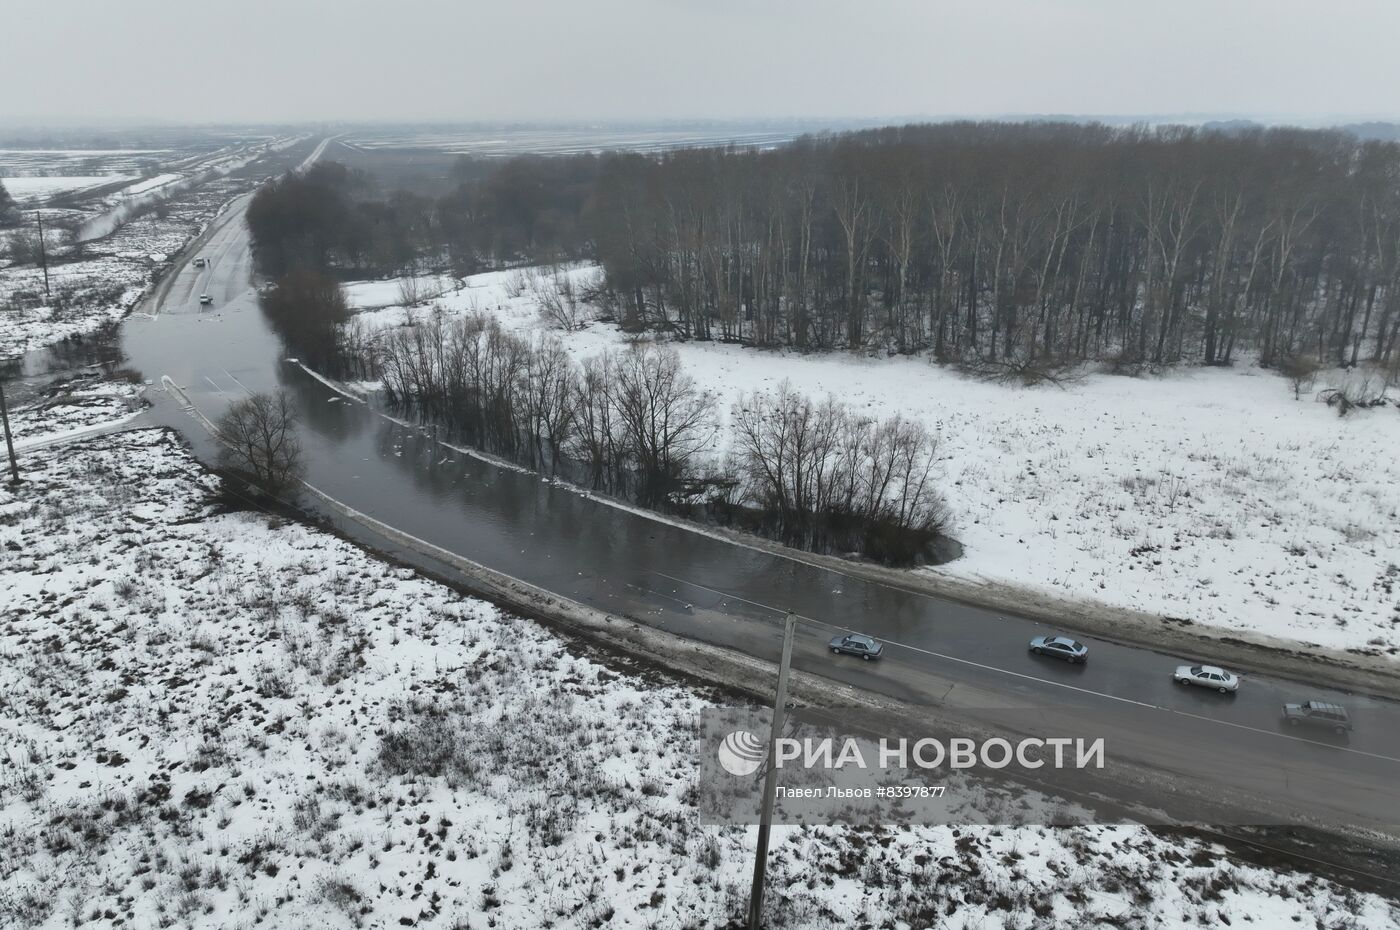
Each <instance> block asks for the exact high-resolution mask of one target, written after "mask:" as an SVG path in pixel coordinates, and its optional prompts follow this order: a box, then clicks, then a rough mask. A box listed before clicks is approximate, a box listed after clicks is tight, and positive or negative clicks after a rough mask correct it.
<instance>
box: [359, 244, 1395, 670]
mask: <svg viewBox="0 0 1400 930" xmlns="http://www.w3.org/2000/svg"><path fill="white" fill-rule="evenodd" d="M563 273H565V274H568V275H570V276H572V277H574V278H575V279H576V280H578V281H582V280H584V279H586V278H587V277H588V276H590V275H592V274H594V272H593V271H591V270H589V269H587V268H578V267H574V268H570V269H566V270H565V271H564V272H563ZM550 281H551V278H550V276H549V275H548V273H541V272H532V271H525V272H520V271H511V272H492V273H490V274H484V275H477V276H475V277H473V278H470V279H468V280H467V281H466V282H465V286H464V287H462V288H460V289H458V290H456V291H454V292H451V293H449V294H446V295H444V296H443V297H442V298H440V299H438V300H437V301H435V302H434V303H435V304H436V305H438V306H441V307H443V308H444V309H445V310H447V311H448V312H453V313H456V312H464V311H467V310H472V309H480V310H486V311H491V312H494V313H495V314H497V315H498V316H499V317H500V318H501V319H502V320H503V321H504V322H505V323H506V324H507V325H508V326H510V327H511V328H514V329H516V330H520V331H528V330H534V329H539V328H543V327H546V326H549V325H551V324H550V322H549V321H546V320H544V319H542V318H541V316H540V314H539V311H538V301H537V299H536V297H535V292H536V291H537V290H539V289H540V288H549V287H551V283H550ZM390 284H391V282H390V283H387V284H386V283H380V284H379V285H378V286H379V288H380V292H381V293H382V294H387V293H389V292H390V291H391V290H392V288H391V287H390ZM426 312H429V311H427V310H424V309H419V310H416V311H414V313H415V314H419V315H421V314H423V313H426ZM583 316H584V317H585V318H587V314H584V315H583ZM405 318H406V314H405V311H404V309H403V308H385V309H381V310H377V311H372V312H366V313H363V314H361V315H360V319H362V320H364V321H366V322H367V323H369V324H370V325H373V326H395V325H403V323H404V321H405ZM565 339H566V342H567V345H568V346H569V348H570V350H571V351H572V352H573V353H574V355H575V356H576V357H580V358H582V357H586V356H588V355H592V354H595V353H597V352H600V351H602V350H604V349H607V348H620V347H622V346H623V345H624V342H625V340H624V337H623V334H622V333H621V332H620V331H619V330H618V329H617V328H615V327H613V326H609V325H605V324H600V323H595V324H593V325H591V326H588V327H587V328H585V329H583V330H581V331H577V332H573V333H570V334H568V335H566V336H565ZM674 347H675V348H676V349H677V351H679V352H680V354H681V357H682V358H683V359H684V362H685V367H686V370H687V372H688V373H689V374H691V375H692V376H693V377H694V378H695V379H696V380H697V381H698V382H699V383H700V385H701V386H702V387H704V388H705V389H707V390H709V391H711V392H713V393H714V394H715V395H716V397H717V401H718V407H719V410H720V413H721V415H722V416H725V415H727V413H728V411H729V409H730V408H731V406H732V405H733V403H734V402H735V401H736V400H737V399H738V398H739V396H740V395H741V394H746V393H751V392H753V391H763V390H773V389H774V388H776V387H777V386H778V385H779V384H780V383H782V382H783V381H784V380H786V381H789V382H791V384H792V385H793V386H794V387H795V388H796V389H797V390H799V391H802V392H804V393H807V394H810V395H812V396H814V397H825V396H826V395H827V394H828V393H834V394H836V396H837V398H838V399H839V400H841V401H843V402H845V403H847V404H849V405H851V406H852V407H854V408H855V409H856V410H858V411H862V412H866V413H869V414H870V415H871V416H881V417H884V416H889V415H891V414H894V413H900V414H902V415H904V416H906V417H916V418H918V419H921V420H923V421H925V422H926V423H927V424H928V425H929V426H931V427H934V428H936V429H937V431H938V432H939V434H940V435H941V437H942V447H943V453H944V465H943V475H942V479H941V486H942V488H943V490H944V492H945V494H946V495H947V497H948V499H949V502H950V503H951V504H952V506H953V509H954V513H955V519H956V527H955V530H954V534H955V535H956V536H957V537H958V538H959V539H960V540H962V542H963V543H964V545H965V546H966V555H965V557H964V558H962V559H959V560H957V561H955V562H953V563H951V564H949V565H946V566H943V567H940V568H937V569H923V571H929V572H933V573H939V574H946V575H949V576H954V577H957V578H961V579H971V580H974V581H979V582H988V583H997V584H1012V585H1017V586H1024V587H1030V588H1036V589H1041V590H1044V591H1048V592H1052V593H1055V594H1059V595H1064V596H1070V597H1074V598H1080V599H1090V600H1094V601H1099V602H1103V603H1106V604H1109V605H1113V606H1119V607H1130V608H1135V609H1138V610H1142V611H1147V612H1149V613H1152V614H1156V615H1160V616H1164V617H1171V618H1180V619H1185V620H1189V621H1191V622H1193V623H1197V624H1205V625H1209V626H1213V627H1218V628H1221V629H1225V630H1230V631H1238V630H1247V631H1252V632H1256V633H1260V634H1267V635H1272V636H1276V637H1283V638H1287V639H1292V640H1301V641H1304V642H1311V643H1318V644H1321V645H1324V646H1328V647H1334V648H1341V649H1354V650H1361V651H1365V652H1369V653H1381V654H1390V655H1396V654H1397V652H1400V595H1397V592H1396V586H1397V584H1400V567H1397V563H1400V556H1397V553H1400V520H1398V519H1397V514H1400V415H1398V414H1397V410H1396V409H1395V407H1393V406H1391V407H1385V408H1381V409H1375V410H1368V411H1361V412H1360V413H1357V414H1352V415H1349V416H1347V417H1345V418H1339V417H1338V416H1337V415H1336V413H1335V412H1334V411H1333V410H1331V409H1329V408H1328V407H1327V406H1326V405H1324V404H1321V403H1318V402H1316V401H1315V400H1313V398H1312V395H1311V393H1307V394H1304V397H1303V399H1302V400H1294V399H1293V395H1292V392H1291V390H1290V388H1289V385H1288V383H1287V382H1286V381H1284V380H1283V379H1282V378H1280V377H1278V376H1277V375H1275V374H1273V373H1271V372H1268V371H1264V370H1262V369H1259V368H1256V367H1253V366H1249V365H1242V366H1239V367H1236V368H1232V369H1191V370H1183V371H1178V372H1172V373H1169V374H1165V375H1161V376H1148V377H1141V378H1128V377H1116V376H1109V375H1101V374H1088V375H1086V376H1084V377H1083V378H1081V379H1079V380H1077V381H1074V382H1072V383H1067V384H1065V385H1064V386H1063V387H1057V386H1040V387H1030V388H1027V387H1019V386H1010V385H1004V384H992V383H986V382H982V381H977V380H973V379H970V378H968V377H964V376H962V375H960V374H958V373H956V372H954V371H951V370H949V369H946V368H941V367H938V366H936V365H933V364H930V363H929V362H928V361H926V360H924V359H920V358H902V357H897V358H869V357H860V356H853V355H849V354H845V353H830V354H822V355H805V356H804V355H799V354H795V353H791V352H774V351H760V350H755V349H747V348H743V347H740V346H733V345H720V344H715V343H700V342H690V343H677V344H674ZM1341 377H1342V376H1341V375H1339V374H1336V373H1334V374H1333V375H1331V376H1329V375H1327V374H1324V375H1322V376H1321V377H1320V378H1319V380H1318V382H1317V388H1318V389H1320V388H1322V387H1324V386H1326V384H1328V383H1329V380H1337V379H1340V378H1341ZM724 444H725V438H724V435H723V433H722V432H721V438H720V439H719V441H718V443H717V446H716V448H715V449H714V450H713V454H714V457H715V459H716V460H719V459H722V458H723V455H724Z"/></svg>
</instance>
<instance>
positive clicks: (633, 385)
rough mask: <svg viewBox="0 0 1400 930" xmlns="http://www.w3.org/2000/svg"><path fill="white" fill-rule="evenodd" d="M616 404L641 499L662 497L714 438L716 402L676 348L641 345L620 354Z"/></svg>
mask: <svg viewBox="0 0 1400 930" xmlns="http://www.w3.org/2000/svg"><path fill="white" fill-rule="evenodd" d="M613 385H614V387H613V402H612V406H613V410H614V413H615V416H616V418H617V421H618V424H619V426H620V427H621V430H622V435H623V437H624V452H625V454H626V455H627V457H628V459H629V461H630V463H631V464H632V465H633V466H634V467H635V468H636V470H637V473H638V479H639V481H640V488H639V493H638V496H639V497H640V499H641V501H642V503H644V504H647V505H649V506H654V505H657V504H660V503H663V502H664V501H665V500H666V497H667V495H668V494H669V493H670V492H671V491H672V490H673V489H674V488H675V485H676V483H677V482H678V481H679V480H680V479H681V478H682V477H683V476H684V474H685V472H686V470H687V468H688V467H689V464H690V461H691V459H692V458H693V457H694V456H695V454H696V453H698V452H699V451H700V450H701V449H702V448H704V447H705V445H706V444H708V443H709V441H710V440H711V438H712V435H713V412H714V409H713V408H714V403H713V400H712V399H711V398H710V396H709V395H708V394H703V393H701V392H700V390H699V389H698V388H697V387H696V386H695V381H694V379H692V378H691V377H690V376H689V375H686V374H684V373H682V371H681V360H680V356H679V355H678V354H677V353H676V352H675V350H673V349H657V348H655V347H653V346H637V347H635V348H633V349H631V350H629V351H628V352H625V353H623V355H622V356H621V357H620V358H619V359H618V360H617V367H616V372H615V378H614V381H613Z"/></svg>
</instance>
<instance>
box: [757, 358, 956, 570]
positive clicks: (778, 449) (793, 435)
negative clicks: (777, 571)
mask: <svg viewBox="0 0 1400 930" xmlns="http://www.w3.org/2000/svg"><path fill="white" fill-rule="evenodd" d="M733 429H734V439H735V446H734V458H735V465H736V466H737V467H738V468H739V470H740V473H741V475H742V477H743V481H744V487H745V488H746V489H747V493H748V496H749V497H750V498H751V499H752V500H753V501H755V502H756V503H758V504H759V505H760V507H761V509H762V511H763V512H764V513H765V514H766V515H768V518H769V519H771V520H772V521H773V522H774V529H775V530H776V534H777V535H778V536H779V538H781V539H782V540H783V541H784V542H787V543H790V544H792V545H798V546H803V547H806V548H809V549H819V550H829V549H836V550H839V551H849V550H856V551H860V552H862V553H863V554H866V555H869V556H872V557H875V558H880V559H883V560H885V561H907V560H908V559H909V557H910V556H911V555H912V554H913V553H915V552H918V551H919V550H921V549H922V548H923V547H924V545H926V543H927V542H928V541H929V540H930V539H931V538H932V537H933V536H934V535H936V534H938V533H940V532H942V531H943V530H945V529H946V528H947V526H948V522H949V512H948V508H947V505H946V504H945V502H944V500H943V498H942V496H941V495H940V494H939V493H938V491H937V489H936V486H935V481H934V479H935V475H936V468H937V463H938V439H937V436H936V434H934V433H931V432H929V431H928V429H927V428H926V427H925V426H924V425H923V424H922V423H920V422H918V421H912V420H905V419H902V418H900V417H899V416H895V417H893V418H891V419H888V420H885V421H883V422H881V421H876V420H873V419H871V418H869V417H862V416H857V415H855V414H853V413H852V412H851V411H850V410H849V409H848V408H847V407H846V406H845V405H844V404H841V403H838V402H837V401H836V400H835V399H833V398H828V399H827V400H826V401H825V402H823V403H817V402H814V401H813V400H812V399H811V398H810V397H807V396H805V395H802V394H798V393H797V392H795V391H794V390H792V388H791V386H790V385H788V384H787V383H786V382H784V383H783V384H782V385H781V386H780V387H779V388H778V390H777V391H776V392H775V393H772V394H769V393H762V392H760V393H756V394H753V395H750V396H748V397H743V398H741V399H740V400H739V402H738V403H737V404H736V405H735V408H734V416H733Z"/></svg>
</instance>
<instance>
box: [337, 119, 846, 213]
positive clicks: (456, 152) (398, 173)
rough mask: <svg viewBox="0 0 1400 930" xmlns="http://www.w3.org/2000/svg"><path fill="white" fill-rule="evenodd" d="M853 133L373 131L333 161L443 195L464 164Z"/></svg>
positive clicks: (792, 127)
mask: <svg viewBox="0 0 1400 930" xmlns="http://www.w3.org/2000/svg"><path fill="white" fill-rule="evenodd" d="M843 128H852V127H851V126H846V125H836V124H825V123H812V124H806V123H796V122H789V123H782V124H777V125H762V124H748V123H740V124H710V123H703V124H695V125H680V124H663V125H651V126H647V125H639V126H567V125H555V126H509V127H500V126H478V127H473V126H464V127H459V128H444V129H415V128H411V127H409V128H367V129H360V130H355V131H353V132H350V133H347V134H345V135H344V136H342V137H341V138H340V139H339V140H337V141H336V142H334V143H332V145H331V146H330V147H329V148H327V150H326V156H325V157H326V158H327V159H328V160H331V161H337V162H340V163H341V164H343V165H346V166H348V167H351V168H357V169H359V170H362V171H365V172H367V173H369V174H371V175H373V176H374V177H375V179H376V180H377V181H378V183H379V184H380V185H381V186H382V187H383V188H384V189H386V190H395V189H406V190H412V191H415V192H417V193H420V194H425V195H440V194H443V193H445V192H447V191H449V190H451V189H452V188H453V187H455V186H456V185H457V183H458V179H457V178H455V177H453V175H452V167H453V165H454V164H456V162H457V160H458V158H460V157H461V156H463V155H469V156H472V157H474V158H482V159H491V158H508V157H511V156H515V155H575V154H578V153H581V152H612V151H635V152H663V151H667V150H670V149H676V148H685V147H691V146H699V147H704V146H718V145H740V146H752V147H756V148H771V147H772V146H776V145H782V144H784V143H786V142H791V141H792V140H793V139H795V138H797V137H798V136H800V135H802V134H804V133H811V132H821V131H826V130H835V129H843Z"/></svg>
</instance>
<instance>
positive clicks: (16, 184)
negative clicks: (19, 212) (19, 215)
mask: <svg viewBox="0 0 1400 930" xmlns="http://www.w3.org/2000/svg"><path fill="white" fill-rule="evenodd" d="M127 179H128V176H125V175H120V174H107V175H100V176H97V177H54V178H0V184H3V185H4V186H5V190H7V191H9V192H10V196H11V197H13V198H15V200H16V201H17V202H18V203H21V204H26V203H31V202H36V201H41V200H47V199H48V198H50V197H53V196H54V195H56V194H66V193H70V192H72V191H84V190H87V189H88V188H90V187H102V186H103V185H106V184H112V183H115V182H117V181H122V180H127Z"/></svg>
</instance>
